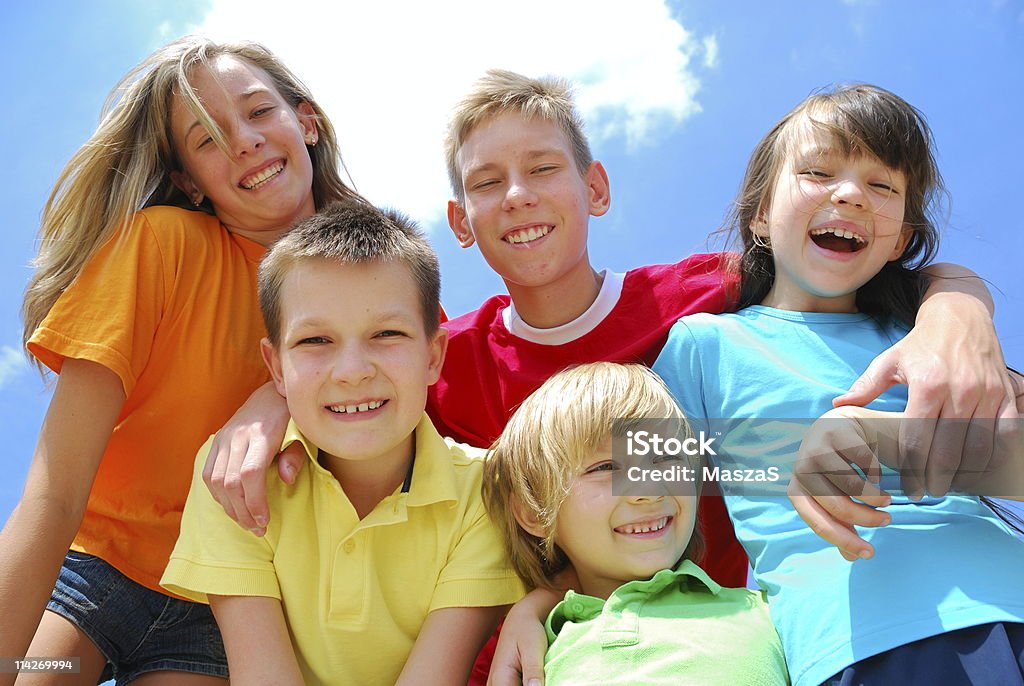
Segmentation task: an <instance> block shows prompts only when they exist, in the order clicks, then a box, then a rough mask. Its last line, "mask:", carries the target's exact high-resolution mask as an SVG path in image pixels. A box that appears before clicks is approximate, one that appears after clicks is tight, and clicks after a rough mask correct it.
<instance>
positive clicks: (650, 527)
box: [618, 517, 668, 534]
mask: <svg viewBox="0 0 1024 686" xmlns="http://www.w3.org/2000/svg"><path fill="white" fill-rule="evenodd" d="M667 525H668V517H662V518H661V519H656V520H654V521H653V522H644V523H642V524H625V525H623V526H621V527H619V529H618V530H619V531H621V533H624V534H646V533H650V532H652V531H661V530H662V529H664V528H665V527H666V526H667Z"/></svg>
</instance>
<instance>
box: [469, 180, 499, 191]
mask: <svg viewBox="0 0 1024 686" xmlns="http://www.w3.org/2000/svg"><path fill="white" fill-rule="evenodd" d="M497 183H498V180H497V179H487V180H485V181H480V182H478V183H474V184H473V185H472V186H471V187H470V190H473V191H482V190H484V189H486V188H490V187H491V186H493V185H495V184H497Z"/></svg>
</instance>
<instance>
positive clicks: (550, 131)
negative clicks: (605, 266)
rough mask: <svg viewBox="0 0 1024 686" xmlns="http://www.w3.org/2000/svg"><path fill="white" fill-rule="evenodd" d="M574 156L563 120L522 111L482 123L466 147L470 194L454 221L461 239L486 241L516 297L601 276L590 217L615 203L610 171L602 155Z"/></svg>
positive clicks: (465, 179)
mask: <svg viewBox="0 0 1024 686" xmlns="http://www.w3.org/2000/svg"><path fill="white" fill-rule="evenodd" d="M574 159H575V158H574V155H573V151H572V148H571V146H570V144H569V142H568V140H567V138H566V135H565V133H564V132H563V131H562V130H561V128H559V126H558V125H557V124H556V123H555V122H553V121H549V120H546V119H543V118H540V117H534V118H530V119H526V118H524V117H523V115H522V114H520V113H518V112H514V111H511V112H504V113H502V114H498V115H496V116H494V117H492V118H490V119H487V120H485V121H484V122H482V123H481V124H479V125H478V126H477V127H476V128H475V129H473V131H472V132H471V133H470V134H469V135H468V136H467V137H466V139H465V141H464V142H463V144H462V146H461V147H460V148H459V151H458V153H457V163H458V164H457V167H458V169H459V170H461V176H462V185H463V189H464V192H465V201H464V202H463V203H459V202H457V201H455V200H452V201H450V202H449V205H448V220H449V224H450V226H451V228H452V231H454V232H455V236H456V238H457V239H458V240H459V243H460V245H462V246H463V247H469V246H470V245H472V244H473V243H476V244H477V245H479V246H480V252H481V253H482V254H483V256H484V259H486V260H487V263H488V264H489V265H490V266H491V268H492V269H493V270H494V271H495V272H497V273H498V275H499V276H501V277H502V279H503V280H504V281H505V284H506V286H507V287H508V289H509V292H510V293H511V294H512V296H513V298H515V297H516V295H517V291H518V292H522V291H523V290H529V289H537V288H544V287H548V286H556V287H559V288H562V287H566V286H568V287H571V286H572V285H573V284H575V283H578V282H586V281H587V280H588V279H589V281H590V282H593V270H592V268H591V266H590V260H589V257H588V255H587V224H588V221H589V218H590V216H595V217H596V216H600V215H602V214H604V213H605V212H607V211H608V206H609V199H610V195H609V190H608V177H607V175H606V174H605V171H604V168H603V167H602V166H601V164H600V163H599V162H593V163H592V164H591V165H590V167H589V168H588V169H586V170H583V171H582V173H581V171H580V170H578V169H577V168H576V163H575V161H574Z"/></svg>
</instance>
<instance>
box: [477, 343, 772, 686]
mask: <svg viewBox="0 0 1024 686" xmlns="http://www.w3.org/2000/svg"><path fill="white" fill-rule="evenodd" d="M652 426H657V427H661V428H660V429H659V431H662V432H663V437H664V435H666V433H665V432H664V429H665V428H666V427H669V428H670V429H671V430H669V431H668V432H667V435H670V436H675V437H677V439H678V440H679V443H677V444H676V445H691V446H692V445H696V443H693V442H690V443H687V442H686V441H685V439H686V438H690V437H692V434H691V433H690V431H689V427H688V426H687V425H686V421H685V418H684V417H683V415H682V412H681V411H680V410H679V408H678V407H677V406H676V404H675V402H674V401H673V399H672V396H671V395H670V394H669V392H668V390H667V389H666V388H665V386H664V384H663V383H662V382H661V380H660V379H659V378H658V377H657V376H656V375H655V374H654V373H653V372H651V371H650V370H649V369H647V368H645V367H643V366H640V365H619V364H612V363H607V362H599V363H595V364H588V365H582V366H579V367H574V368H571V369H568V370H566V371H564V372H561V373H560V374H557V375H556V376H554V377H552V378H551V379H549V380H548V381H547V382H546V383H545V384H544V385H543V386H541V387H540V388H539V389H538V390H537V391H536V392H535V393H533V394H532V395H531V396H530V397H529V398H527V399H526V400H525V401H524V402H523V404H522V405H521V406H520V408H519V409H518V410H517V411H516V413H515V415H514V416H513V417H512V419H511V421H509V423H508V425H507V427H506V428H505V430H504V432H503V433H502V434H501V437H500V438H499V439H498V441H497V442H496V443H495V445H494V447H493V449H492V452H491V455H490V456H489V459H488V461H487V464H486V466H485V471H484V502H485V504H486V506H487V508H488V511H489V512H490V514H491V517H492V518H493V519H494V520H495V522H496V523H497V525H498V527H499V529H501V531H502V534H503V538H504V540H505V545H506V548H507V550H508V553H509V555H510V558H511V560H512V563H513V565H514V566H515V568H516V570H517V571H518V572H519V574H520V576H521V577H522V578H523V580H524V581H525V582H526V583H527V584H529V585H531V586H534V587H538V586H544V587H548V588H551V587H552V583H553V579H554V576H555V575H556V574H558V573H559V572H561V571H562V570H564V569H567V568H568V567H570V566H571V567H572V568H573V569H574V570H575V572H576V575H577V576H578V579H579V584H578V588H579V589H580V591H581V592H579V593H577V592H576V591H572V590H570V591H568V593H566V596H565V599H564V600H563V601H562V602H561V603H559V604H558V605H557V606H556V607H555V609H554V610H553V611H552V612H551V614H550V615H549V617H548V619H547V624H546V628H547V634H548V641H549V647H548V651H547V654H546V656H545V666H544V674H545V682H546V683H547V684H548V685H549V686H550V685H552V684H560V683H573V684H584V683H601V684H638V683H642V684H679V683H697V684H713V683H722V684H726V683H728V684H738V683H742V684H786V683H788V682H789V678H788V674H787V672H786V665H785V661H784V658H783V654H782V647H781V645H780V643H779V638H778V635H777V634H776V632H775V628H774V627H773V625H772V623H771V620H770V619H769V617H768V609H767V605H766V603H765V599H764V597H763V594H762V593H761V592H756V591H750V590H747V589H738V588H722V587H721V586H719V585H718V584H717V583H715V582H714V581H713V580H712V579H711V578H710V577H708V575H707V574H706V573H704V571H703V570H702V569H700V567H698V566H697V565H696V564H695V563H694V559H695V558H697V557H698V556H699V554H700V549H701V547H702V539H701V535H700V531H699V529H698V528H697V527H696V512H697V497H696V495H697V491H698V489H699V485H700V484H699V473H700V470H699V468H697V469H695V468H693V464H695V463H689V462H687V461H685V460H683V461H679V460H677V459H676V457H675V456H674V455H668V454H665V455H662V456H656V457H655V458H654V461H653V462H652V461H646V462H644V463H643V464H640V463H638V462H637V459H636V453H639V452H640V451H634V455H633V456H630V455H629V452H630V450H629V449H628V448H627V445H629V440H630V437H633V436H634V434H635V435H636V436H640V431H641V430H643V429H648V430H649V429H651V427H652ZM636 445H639V443H636ZM645 445H647V446H650V445H651V443H650V442H649V441H648V442H646V443H645ZM665 445H667V443H666V444H665ZM647 452H648V453H651V452H652V451H650V450H648V451H647ZM645 460H646V457H645ZM687 465H689V466H687ZM655 473H658V474H660V475H666V474H675V475H676V477H677V479H676V480H674V481H665V480H659V481H655V480H653V479H652V478H651V477H652V476H653V475H654V474H655ZM680 475H689V477H688V478H678V477H679V476H680Z"/></svg>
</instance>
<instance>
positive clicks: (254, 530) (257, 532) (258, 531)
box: [249, 527, 264, 536]
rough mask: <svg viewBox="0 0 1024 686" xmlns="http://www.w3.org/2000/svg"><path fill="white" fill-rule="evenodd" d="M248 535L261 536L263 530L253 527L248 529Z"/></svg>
mask: <svg viewBox="0 0 1024 686" xmlns="http://www.w3.org/2000/svg"><path fill="white" fill-rule="evenodd" d="M249 533H251V534H252V535H253V536H262V535H263V534H264V531H263V529H261V528H259V527H255V528H252V529H249Z"/></svg>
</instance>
